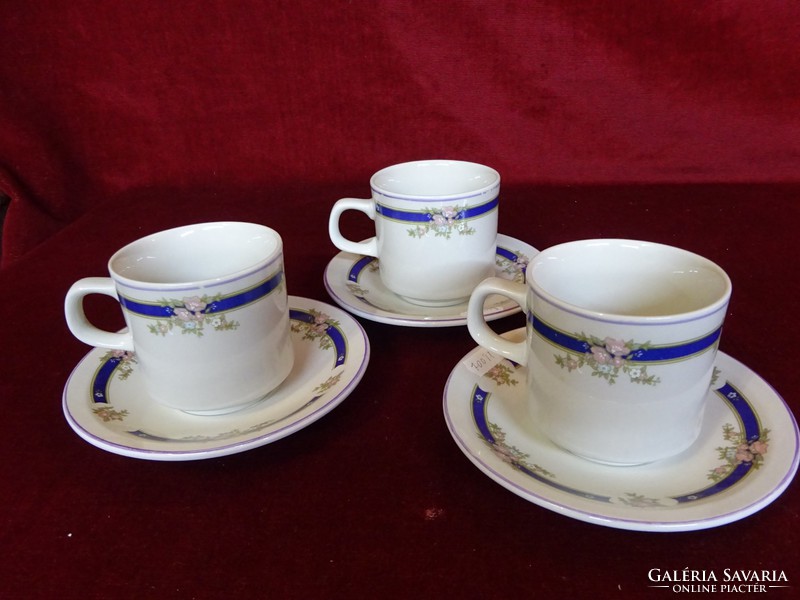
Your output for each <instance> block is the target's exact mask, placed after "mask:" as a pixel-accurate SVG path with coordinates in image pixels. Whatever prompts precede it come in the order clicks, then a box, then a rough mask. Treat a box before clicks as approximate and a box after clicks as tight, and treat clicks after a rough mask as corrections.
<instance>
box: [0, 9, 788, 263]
mask: <svg viewBox="0 0 800 600" xmlns="http://www.w3.org/2000/svg"><path fill="white" fill-rule="evenodd" d="M0 11H2V12H0V21H1V22H2V28H3V31H2V36H0V56H2V58H3V60H2V61H1V64H0V89H2V97H3V102H2V108H1V109H0V167H2V177H1V178H0V185H1V186H2V191H3V192H5V193H6V194H7V195H9V196H10V197H11V200H12V201H11V206H10V210H9V215H8V226H7V227H6V231H5V239H4V263H8V262H12V261H13V260H15V259H16V258H17V257H18V256H21V255H22V254H24V253H25V252H27V251H28V250H30V249H31V248H32V247H33V246H35V245H36V244H37V243H39V242H40V241H42V240H43V239H44V238H45V237H46V236H47V235H49V234H51V233H52V232H53V231H55V230H57V229H59V228H61V227H63V226H64V225H65V224H67V223H69V222H71V221H72V220H74V219H75V218H77V217H78V216H80V215H81V214H83V213H85V212H86V211H87V210H89V209H91V208H93V207H95V206H97V205H98V204H100V203H102V202H107V201H114V200H115V199H116V198H119V197H120V195H122V194H124V193H126V192H129V191H131V190H142V189H147V188H148V187H159V186H169V187H177V188H180V189H185V190H189V191H191V190H194V189H214V190H217V191H219V192H220V193H222V194H224V193H225V190H226V189H230V186H239V187H261V186H264V185H271V184H278V183H286V182H292V181H299V180H302V181H307V182H315V183H328V182H358V181H363V180H364V179H365V178H366V177H368V175H369V174H370V173H372V172H373V171H375V170H377V169H378V168H380V167H382V166H385V165H387V164H391V163H394V162H401V161H403V160H408V159H414V158H424V157H458V158H460V157H468V158H470V159H473V160H476V161H479V162H485V163H489V164H491V165H493V166H494V167H495V168H497V169H498V170H499V171H500V172H501V173H502V174H503V177H504V180H505V181H508V182H510V183H537V182H538V183H542V182H551V183H552V182H557V183H564V184H579V183H601V182H651V183H652V182H731V181H737V182H741V181H750V182H754V181H766V182H774V181H796V180H797V179H798V177H800V175H798V168H797V166H798V148H800V109H799V108H798V101H797V98H798V96H800V53H799V52H797V49H798V47H797V36H796V35H795V34H796V29H795V28H796V25H797V22H798V20H800V8H799V7H798V5H797V4H796V3H792V2H760V3H740V2H702V3H696V2H692V3H676V2H669V1H657V2H646V3H643V2H636V1H627V0H626V1H621V2H586V3H563V2H551V1H547V0H539V1H536V2H517V1H507V2H439V3H429V2H384V3H369V2H346V1H334V2H326V3H319V2H316V1H314V0H311V1H303V0H301V1H299V2H268V3H264V2H252V1H243V2H235V3H230V2H218V1H211V2H204V3H202V4H201V5H198V4H196V3H193V2H185V1H178V2H144V3H136V4H130V3H101V4H100V5H98V4H97V3H95V2H86V1H84V0H78V1H72V2H42V3H27V4H25V3H19V2H8V3H4V5H3V6H2V7H0Z"/></svg>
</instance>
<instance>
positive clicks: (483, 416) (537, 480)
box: [444, 329, 798, 532]
mask: <svg viewBox="0 0 800 600" xmlns="http://www.w3.org/2000/svg"><path fill="white" fill-rule="evenodd" d="M507 335H508V337H513V338H514V339H524V335H525V333H524V329H519V330H515V331H513V332H510V333H509V334H507ZM489 365H493V367H492V368H488V369H487V367H488V366H489ZM715 367H716V368H715V372H714V380H713V382H712V386H711V390H710V391H709V397H708V405H707V408H706V414H705V418H704V422H703V428H702V432H701V434H700V437H699V439H698V440H697V442H695V444H694V445H693V446H692V447H691V448H689V449H688V450H686V451H685V452H683V453H682V454H679V455H678V456H675V457H672V458H669V459H666V460H663V461H659V462H656V463H651V464H649V465H641V466H634V467H614V466H606V465H602V464H598V463H593V462H590V461H588V460H585V459H582V458H578V457H577V456H575V455H573V454H570V453H568V452H566V451H564V450H562V449H560V448H558V447H557V446H555V445H554V444H553V443H552V442H550V441H549V440H548V439H547V438H545V437H544V436H543V435H542V434H541V433H539V432H538V431H537V430H536V427H535V425H534V424H533V423H532V422H531V420H530V418H529V416H528V413H527V410H526V409H525V387H526V386H525V380H526V376H527V369H525V368H524V367H520V366H518V365H515V364H514V363H511V362H509V361H508V360H506V359H501V358H499V357H496V356H494V355H493V354H492V353H490V352H488V351H487V350H485V349H483V348H480V347H479V348H476V349H475V350H473V351H472V352H470V353H469V354H467V355H466V356H465V357H464V359H463V360H462V361H461V362H460V363H459V364H458V365H457V366H456V367H455V368H454V369H453V371H452V373H451V374H450V377H449V379H448V381H447V384H446V386H445V389H444V414H445V419H446V421H447V426H448V428H449V429H450V433H451V434H452V436H453V438H454V439H455V441H456V443H457V444H458V446H459V448H460V449H461V451H462V452H464V454H465V455H466V456H467V457H468V458H469V459H470V460H471V461H472V462H473V463H474V464H475V465H476V466H477V467H478V468H479V469H480V470H481V471H483V472H484V473H485V474H486V475H488V476H489V477H490V478H491V479H493V480H494V481H496V482H497V483H499V484H500V485H502V486H503V487H505V488H506V489H508V490H510V491H512V492H514V493H515V494H517V495H518V496H521V497H522V498H525V499H526V500H528V501H530V502H533V503H534V504H538V505H539V506H542V507H544V508H547V509H549V510H552V511H555V512H557V513H560V514H562V515H566V516H568V517H572V518H574V519H578V520H581V521H586V522H589V523H595V524H597V525H605V526H607V527H616V528H619V529H630V530H637V531H662V532H663V531H692V530H698V529H707V528H710V527H716V526H719V525H724V524H726V523H731V522H733V521H737V520H739V519H742V518H744V517H747V516H749V515H751V514H753V513H755V512H756V511H758V510H761V509H762V508H764V507H765V506H767V505H768V504H770V503H771V502H772V501H773V500H775V499H776V498H777V497H778V496H779V495H780V494H781V493H782V492H783V491H784V490H785V489H786V487H787V486H788V485H789V483H790V482H791V480H792V477H793V476H794V474H795V472H796V471H797V465H798V429H797V423H796V421H795V419H794V417H793V416H792V413H791V412H790V410H789V408H788V407H787V406H786V403H785V402H784V401H783V399H782V398H781V397H780V396H779V395H778V394H777V393H776V392H775V390H773V389H772V388H771V387H770V386H769V385H768V384H767V383H766V382H765V381H764V380H763V379H761V378H760V377H759V376H758V375H756V374H755V373H754V372H753V371H751V370H750V369H748V368H747V367H746V366H745V365H743V364H742V363H740V362H738V361H737V360H735V359H733V358H731V357H730V356H728V355H726V354H723V353H722V352H719V353H718V354H717V360H716V365H715ZM480 373H485V375H481V374H480Z"/></svg>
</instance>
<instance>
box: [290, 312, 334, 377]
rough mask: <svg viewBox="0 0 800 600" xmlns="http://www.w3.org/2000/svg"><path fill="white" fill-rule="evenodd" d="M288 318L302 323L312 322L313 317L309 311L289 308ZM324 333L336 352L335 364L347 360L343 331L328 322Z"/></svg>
mask: <svg viewBox="0 0 800 600" xmlns="http://www.w3.org/2000/svg"><path fill="white" fill-rule="evenodd" d="M289 318H290V319H293V320H295V321H302V322H304V323H313V322H314V318H315V317H314V315H312V314H311V313H310V312H306V311H304V310H296V309H291V310H289ZM325 335H327V336H328V337H329V338H330V340H331V342H332V343H333V348H334V350H335V352H336V358H335V359H334V360H335V364H336V366H339V365H342V364H344V362H345V361H346V360H347V340H346V339H345V337H344V333H342V331H341V330H340V329H339V328H338V327H336V326H335V325H330V324H329V325H328V326H327V329H326V330H325Z"/></svg>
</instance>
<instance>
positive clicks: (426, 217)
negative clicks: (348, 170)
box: [375, 197, 500, 223]
mask: <svg viewBox="0 0 800 600" xmlns="http://www.w3.org/2000/svg"><path fill="white" fill-rule="evenodd" d="M499 203H500V198H499V197H498V198H493V199H492V200H489V201H488V202H485V203H483V204H478V205H477V206H471V207H469V208H465V209H463V210H460V211H458V213H456V215H455V217H454V220H456V221H459V220H463V219H474V218H475V217H480V216H482V215H485V214H486V213H489V212H491V211H493V210H494V209H495V208H497V206H498V204H499ZM375 212H376V213H378V214H379V215H381V216H383V217H385V218H387V219H392V220H394V221H404V222H406V223H427V222H428V221H432V220H433V218H434V215H433V213H432V212H429V211H412V210H398V209H396V208H389V207H388V206H385V205H383V204H380V203H377V202H376V203H375Z"/></svg>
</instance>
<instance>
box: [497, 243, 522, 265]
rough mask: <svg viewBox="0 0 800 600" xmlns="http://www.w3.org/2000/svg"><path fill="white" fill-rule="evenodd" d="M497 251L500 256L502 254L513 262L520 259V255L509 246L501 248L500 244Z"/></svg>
mask: <svg viewBox="0 0 800 600" xmlns="http://www.w3.org/2000/svg"><path fill="white" fill-rule="evenodd" d="M495 253H496V254H498V255H499V256H502V257H503V258H505V259H506V260H510V261H511V262H517V260H518V259H519V256H517V254H516V253H515V252H512V251H511V250H509V249H508V248H501V247H500V246H498V247H497V250H496V251H495Z"/></svg>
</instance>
